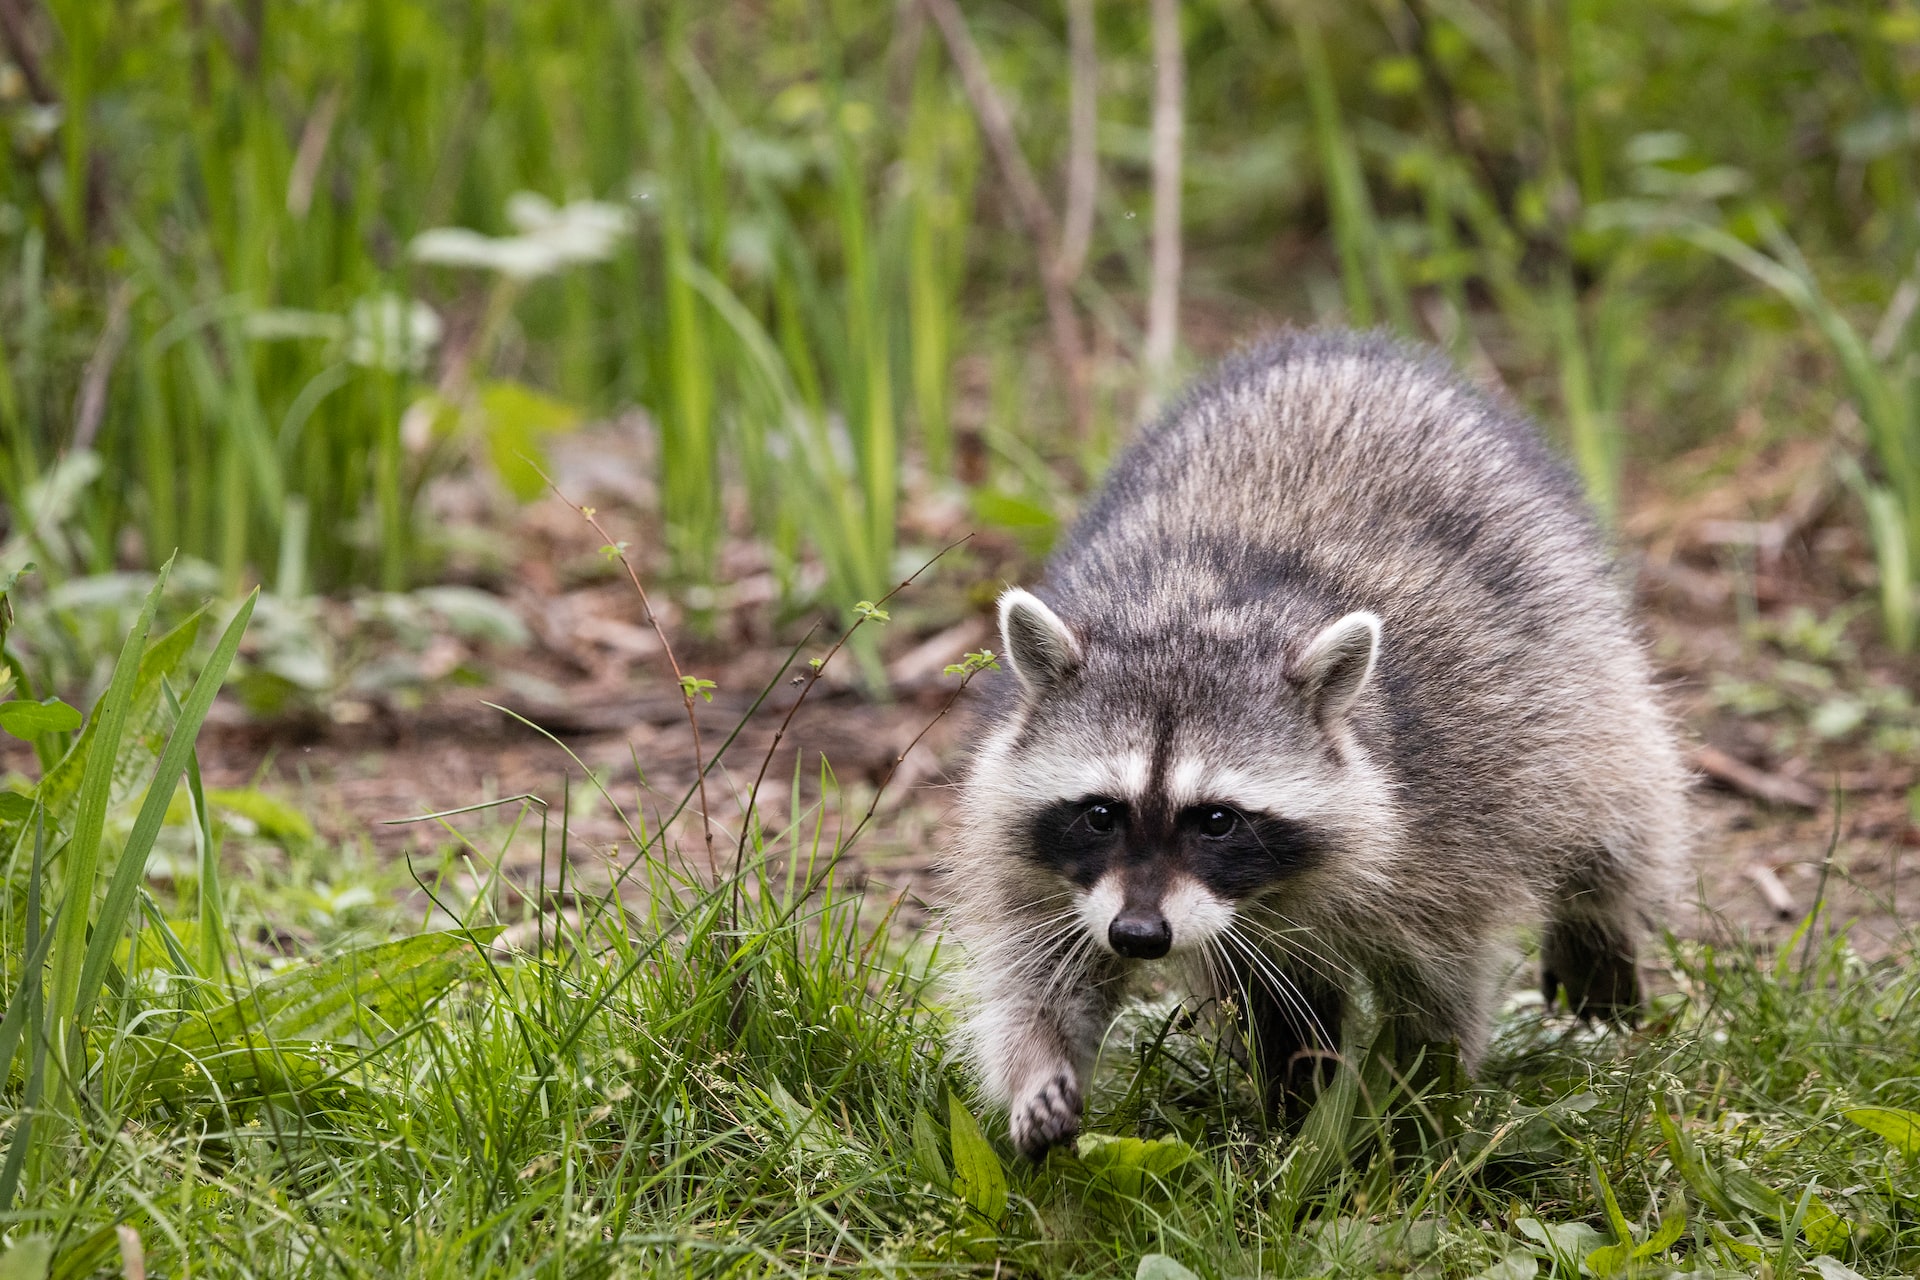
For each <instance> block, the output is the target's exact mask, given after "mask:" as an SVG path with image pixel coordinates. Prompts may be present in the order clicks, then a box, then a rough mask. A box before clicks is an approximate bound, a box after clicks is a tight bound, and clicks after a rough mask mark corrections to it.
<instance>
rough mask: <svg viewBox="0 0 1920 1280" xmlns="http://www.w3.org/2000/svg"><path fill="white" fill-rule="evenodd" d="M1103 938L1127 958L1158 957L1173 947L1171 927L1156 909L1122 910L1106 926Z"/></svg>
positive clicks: (1153, 958)
mask: <svg viewBox="0 0 1920 1280" xmlns="http://www.w3.org/2000/svg"><path fill="white" fill-rule="evenodd" d="M1107 941H1108V942H1109V943H1111V944H1113V949H1114V950H1115V951H1118V952H1119V953H1120V954H1121V955H1123V956H1127V957H1130V958H1131V959H1134V960H1158V959H1159V958H1160V957H1161V956H1163V955H1165V954H1167V952H1168V951H1170V950H1172V948H1173V927H1172V926H1171V925H1169V924H1168V923H1167V918H1166V917H1165V916H1163V915H1161V914H1160V913H1159V912H1158V911H1154V910H1151V909H1147V910H1138V909H1133V910H1127V911H1122V912H1121V913H1120V914H1119V915H1117V916H1115V917H1114V918H1113V923H1112V924H1110V925H1108V926H1107Z"/></svg>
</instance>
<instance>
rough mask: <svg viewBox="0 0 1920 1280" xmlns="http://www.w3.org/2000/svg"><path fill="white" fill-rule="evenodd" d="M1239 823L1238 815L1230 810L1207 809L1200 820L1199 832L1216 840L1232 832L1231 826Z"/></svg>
mask: <svg viewBox="0 0 1920 1280" xmlns="http://www.w3.org/2000/svg"><path fill="white" fill-rule="evenodd" d="M1237 821H1239V815H1238V814H1236V813H1235V812H1234V811H1233V810H1231V809H1209V810H1207V811H1206V813H1205V814H1204V815H1203V816H1202V817H1201V819H1200V830H1201V831H1202V832H1204V833H1205V834H1207V835H1210V836H1213V837H1215V838H1218V837H1220V836H1224V835H1226V834H1227V832H1229V831H1231V830H1233V824H1234V823H1235V822H1237Z"/></svg>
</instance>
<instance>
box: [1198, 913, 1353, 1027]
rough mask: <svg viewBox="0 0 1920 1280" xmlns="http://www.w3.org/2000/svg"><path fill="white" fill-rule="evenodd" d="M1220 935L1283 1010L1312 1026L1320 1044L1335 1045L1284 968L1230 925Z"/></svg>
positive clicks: (1324, 1025) (1310, 1003) (1316, 1014)
mask: <svg viewBox="0 0 1920 1280" xmlns="http://www.w3.org/2000/svg"><path fill="white" fill-rule="evenodd" d="M1221 936H1222V937H1225V938H1229V939H1231V940H1232V941H1233V942H1234V943H1235V944H1236V945H1237V946H1239V948H1240V949H1241V951H1242V952H1243V953H1244V954H1245V955H1246V957H1247V959H1248V960H1249V961H1250V962H1251V963H1252V964H1253V965H1254V966H1255V968H1256V969H1257V970H1258V971H1259V973H1260V976H1262V977H1264V978H1266V980H1267V982H1268V984H1269V986H1270V987H1271V988H1272V990H1273V993H1274V995H1275V996H1277V997H1278V998H1279V999H1281V1000H1282V1001H1284V1002H1285V1003H1286V1005H1287V1007H1288V1008H1289V1009H1290V1010H1292V1011H1293V1012H1294V1013H1295V1014H1297V1015H1298V1016H1299V1018H1300V1020H1301V1021H1302V1022H1304V1023H1306V1024H1308V1025H1309V1026H1311V1027H1312V1029H1313V1032H1314V1034H1315V1035H1317V1036H1319V1037H1320V1042H1321V1043H1322V1044H1324V1045H1328V1046H1334V1045H1338V1044H1339V1041H1338V1040H1336V1039H1334V1038H1333V1037H1332V1036H1331V1035H1330V1034H1328V1031H1327V1026H1326V1024H1325V1023H1324V1022H1322V1021H1321V1020H1320V1015H1319V1014H1318V1013H1316V1012H1315V1011H1314V1008H1313V1002H1312V1001H1310V1000H1308V999H1307V998H1306V994H1305V993H1304V992H1302V991H1301V990H1300V987H1299V985H1298V984H1297V983H1295V982H1294V980H1293V978H1292V977H1291V976H1290V975H1288V974H1287V972H1286V971H1285V970H1284V969H1282V968H1280V966H1279V965H1277V964H1275V963H1274V961H1273V958H1272V957H1270V956H1268V955H1267V954H1266V953H1265V952H1263V951H1261V950H1260V948H1259V947H1258V946H1257V945H1255V944H1254V943H1253V942H1251V941H1249V940H1248V939H1247V938H1245V937H1244V936H1242V935H1241V934H1240V932H1239V930H1238V929H1237V928H1236V927H1235V926H1233V925H1229V926H1227V928H1226V929H1224V930H1223V931H1222V932H1221Z"/></svg>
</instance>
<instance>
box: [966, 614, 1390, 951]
mask: <svg viewBox="0 0 1920 1280" xmlns="http://www.w3.org/2000/svg"><path fill="white" fill-rule="evenodd" d="M1210 626H1213V627H1214V628H1215V630H1214V632H1213V633H1210V632H1209V627H1210ZM1170 630H1171V634H1167V635H1162V636H1151V635H1147V636H1143V635H1140V634H1138V633H1133V632H1128V631H1126V630H1124V629H1120V628H1118V627H1115V626H1110V625H1108V624H1106V623H1105V622H1104V621H1102V620H1090V621H1089V622H1087V623H1085V624H1082V625H1080V626H1072V625H1069V624H1068V623H1067V622H1066V621H1063V620H1062V619H1061V618H1060V617H1059V616H1058V615H1057V614H1055V613H1054V611H1053V610H1052V609H1050V608H1048V607H1047V605H1046V604H1044V603H1042V602H1041V601H1040V600H1039V599H1038V598H1037V597H1035V596H1033V595H1032V594H1030V593H1029V592H1026V591H1022V590H1019V589H1014V590H1010V591H1008V592H1007V593H1006V594H1005V595H1003V596H1002V597H1001V599H1000V632H1001V644H1002V657H1003V659H1004V661H1005V662H1006V664H1007V665H1008V666H1009V667H1010V668H1011V669H1012V671H1013V674H1014V675H1015V676H1016V677H1017V679H1018V683H1019V701H1018V706H1017V708H1016V709H1015V710H1014V713H1013V714H1011V715H1009V716H1007V717H1006V719H1005V720H1004V721H1003V723H1002V724H1001V725H1000V727H999V729H998V730H997V731H996V732H995V733H994V734H993V735H992V736H991V737H990V738H989V739H988V740H987V741H985V742H984V743H983V744H982V746H981V748H980V750H979V753H978V755H977V757H976V759H975V762H974V767H973V770H972V772H971V776H970V779H969V783H968V802H969V805H970V808H971V813H970V819H971V821H972V822H973V823H974V824H975V825H976V827H979V828H984V829H985V830H986V831H987V832H988V833H989V836H990V840H991V843H992V844H993V846H994V847H996V848H998V849H1001V850H1011V851H1012V852H1013V853H1014V854H1015V857H1016V860H1017V863H1018V864H1019V865H1020V866H1022V867H1023V868H1024V870H1025V872H1026V874H1021V875H1018V876H1016V877H1014V879H1015V882H1016V883H1017V884H1019V885H1021V886H1024V887H1023V888H1021V889H1020V890H1018V892H1020V893H1021V894H1023V895H1024V896H1025V897H1027V898H1028V899H1029V900H1030V901H1031V902H1032V903H1034V904H1036V905H1039V904H1055V905H1058V904H1060V903H1061V902H1062V901H1063V900H1065V901H1070V902H1071V904H1072V909H1073V911H1074V913H1075V914H1076V915H1077V916H1078V917H1079V919H1080V921H1081V922H1082V923H1083V924H1084V926H1085V928H1086V929H1087V931H1088V932H1089V933H1090V934H1091V935H1092V936H1093V938H1094V939H1095V940H1096V941H1097V943H1098V944H1099V945H1101V946H1102V947H1105V948H1107V949H1109V950H1111V951H1112V952H1115V953H1117V954H1119V955H1121V956H1124V957H1127V958H1130V959H1141V960H1151V959H1157V958H1159V957H1161V956H1164V955H1166V954H1168V953H1169V952H1170V951H1186V950H1189V949H1193V948H1198V947H1202V946H1204V945H1206V944H1208V943H1209V942H1211V941H1213V940H1214V939H1215V938H1217V937H1219V936H1220V935H1221V934H1222V933H1223V932H1224V931H1225V930H1227V929H1228V928H1229V927H1230V926H1231V925H1232V924H1233V922H1234V920H1235V917H1236V912H1237V911H1238V910H1239V909H1240V908H1242V907H1243V906H1245V905H1247V904H1249V903H1250V902H1253V901H1254V900H1262V901H1265V902H1268V903H1271V904H1272V905H1273V906H1274V907H1275V909H1276V910H1278V911H1280V912H1281V913H1282V914H1283V915H1287V916H1289V918H1292V919H1295V920H1300V919H1305V918H1308V917H1311V916H1313V915H1316V914H1320V913H1319V911H1317V910H1316V899H1321V900H1324V899H1325V897H1326V895H1327V894H1328V893H1330V892H1332V893H1339V892H1341V891H1342V890H1343V888H1344V890H1345V891H1347V892H1353V891H1355V890H1359V891H1362V892H1363V891H1364V888H1363V886H1364V882H1365V881H1366V879H1367V878H1368V877H1369V876H1370V875H1374V874H1377V873H1378V869H1379V863H1380V854H1381V850H1382V849H1383V848H1384V847H1385V844H1386V841H1387V840H1389V839H1390V836H1389V834H1388V829H1389V828H1390V827H1391V823H1392V804H1391V801H1390V792H1389V788H1388V785H1387V783H1386V781H1385V778H1384V776H1383V775H1382V774H1381V772H1380V771H1379V770H1378V769H1377V768H1376V767H1375V766H1374V764H1373V763H1372V761H1371V760H1370V759H1369V758H1368V757H1367V756H1366V753H1365V752H1364V750H1362V748H1361V747H1360V745H1359V743H1358V741H1357V739H1356V737H1355V735H1354V733H1353V731H1352V730H1353V727H1354V726H1353V722H1354V719H1355V716H1356V707H1357V706H1358V705H1359V704H1361V702H1362V700H1363V698H1364V697H1365V696H1367V695H1368V694H1369V692H1370V690H1369V680H1370V677H1371V676H1372V674H1373V669H1374V663H1375V658H1376V655H1377V653H1378V651H1379V647H1380V633H1381V624H1380V619H1379V618H1378V617H1376V616H1375V615H1374V614H1372V613H1368V612H1365V611H1359V612H1351V613H1348V614H1346V615H1345V616H1343V617H1339V618H1337V619H1336V620H1334V621H1332V622H1330V623H1326V624H1324V625H1323V626H1320V627H1319V628H1318V629H1317V630H1313V631H1309V632H1307V633H1306V639H1305V642H1304V643H1301V642H1300V641H1299V640H1298V639H1297V638H1296V639H1294V640H1292V641H1291V642H1289V640H1288V639H1287V638H1286V637H1285V636H1284V635H1278V634H1274V633H1273V630H1272V629H1267V628H1262V627H1248V626H1245V625H1242V624H1241V623H1232V622H1229V621H1228V620H1224V619H1222V620H1219V621H1218V622H1217V624H1212V623H1208V622H1207V621H1205V620H1204V619H1203V620H1200V621H1198V622H1197V623H1195V625H1192V626H1182V627H1178V628H1172V629H1170ZM1290 905H1291V908H1292V909H1291V910H1290V909H1289V907H1290ZM1321 905H1324V902H1322V903H1321Z"/></svg>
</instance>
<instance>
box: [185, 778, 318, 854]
mask: <svg viewBox="0 0 1920 1280" xmlns="http://www.w3.org/2000/svg"><path fill="white" fill-rule="evenodd" d="M207 803H208V804H209V805H211V806H213V808H214V809H215V810H216V811H217V812H223V813H226V814H228V815H230V816H232V817H237V818H244V819H245V820H246V821H247V822H249V823H251V824H252V825H253V828H254V830H255V831H256V832H257V833H258V834H260V835H262V836H265V837H266V838H267V839H269V840H273V841H277V842H279V843H281V844H307V843H311V842H312V841H313V840H314V839H315V838H316V835H315V832H314V829H313V824H312V823H311V822H308V821H307V816H306V815H305V814H303V813H301V812H300V811H299V810H298V809H296V808H294V807H293V806H292V805H290V804H288V803H287V802H286V801H285V800H280V799H276V798H275V797H273V796H270V795H268V794H266V793H265V792H263V791H260V790H258V789H256V788H253V787H248V788H246V789H245V790H243V791H232V790H222V789H220V788H218V787H216V788H214V789H213V790H211V791H208V792H207Z"/></svg>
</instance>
